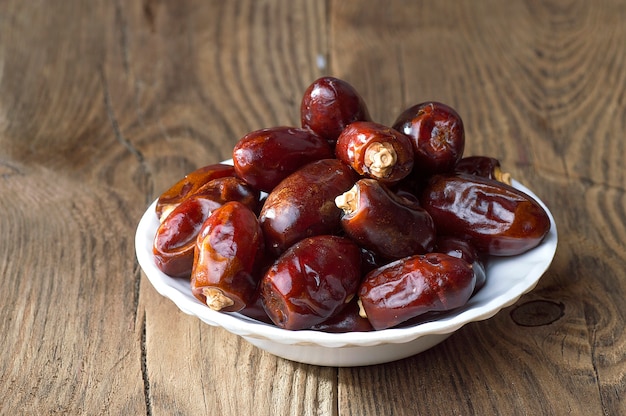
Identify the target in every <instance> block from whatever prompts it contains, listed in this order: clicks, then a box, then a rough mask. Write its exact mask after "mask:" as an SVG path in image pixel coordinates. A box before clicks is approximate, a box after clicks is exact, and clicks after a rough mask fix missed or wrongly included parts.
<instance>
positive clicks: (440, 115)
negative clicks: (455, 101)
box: [392, 101, 465, 176]
mask: <svg viewBox="0 0 626 416" xmlns="http://www.w3.org/2000/svg"><path fill="white" fill-rule="evenodd" d="M392 127H393V128H394V129H396V130H398V131H400V132H402V133H404V134H406V135H407V136H409V137H411V138H412V139H413V151H414V153H415V156H414V158H415V169H416V172H417V173H419V174H421V175H422V176H428V175H432V174H435V173H444V172H449V171H451V170H452V169H453V168H454V166H455V165H456V164H457V162H458V161H459V160H460V159H461V157H462V156H463V151H464V149H465V130H464V127H463V121H462V120H461V117H460V116H459V114H458V113H457V112H456V111H455V110H454V109H453V108H452V107H450V106H448V105H445V104H442V103H438V102H435V101H429V102H425V103H421V104H417V105H414V106H412V107H410V108H407V109H406V110H405V111H404V112H402V114H400V115H399V116H398V118H397V119H396V121H395V122H394V123H393V125H392Z"/></svg>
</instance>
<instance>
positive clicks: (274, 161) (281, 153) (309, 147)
mask: <svg viewBox="0 0 626 416" xmlns="http://www.w3.org/2000/svg"><path fill="white" fill-rule="evenodd" d="M332 156H333V152H332V150H331V147H330V146H329V144H328V142H327V141H326V140H325V139H323V138H321V137H320V136H318V135H317V134H315V133H313V132H311V131H309V130H304V129H298V128H293V127H273V128H269V129H262V130H257V131H253V132H251V133H248V134H247V135H245V136H244V137H243V138H241V139H240V140H239V142H238V143H237V144H236V145H235V148H234V149H233V163H234V165H235V171H236V172H237V175H238V176H239V177H240V178H242V179H243V180H245V181H246V182H247V183H249V184H250V185H252V186H253V187H254V188H256V189H258V190H261V191H265V192H270V191H271V190H272V189H274V187H275V186H276V185H278V183H279V182H280V181H282V180H283V179H285V178H286V177H287V176H288V175H290V174H291V173H293V172H295V171H296V170H297V169H299V168H301V167H302V166H304V165H306V164H307V163H309V162H313V161H315V160H319V159H329V158H331V157H332Z"/></svg>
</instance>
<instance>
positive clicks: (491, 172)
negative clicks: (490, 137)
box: [454, 156, 511, 185]
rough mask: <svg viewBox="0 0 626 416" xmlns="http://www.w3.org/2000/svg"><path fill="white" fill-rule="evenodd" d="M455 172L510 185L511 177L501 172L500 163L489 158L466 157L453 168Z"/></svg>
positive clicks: (493, 158)
mask: <svg viewBox="0 0 626 416" xmlns="http://www.w3.org/2000/svg"><path fill="white" fill-rule="evenodd" d="M454 171H455V172H461V173H468V174H470V175H476V176H480V177H482V178H489V179H494V180H496V181H499V182H503V183H506V184H507V185H511V175H510V174H509V173H507V172H503V171H502V166H501V165H500V161H499V160H498V159H496V158H495V157H490V156H467V157H463V158H461V160H459V162H458V163H457V164H456V166H455V167H454Z"/></svg>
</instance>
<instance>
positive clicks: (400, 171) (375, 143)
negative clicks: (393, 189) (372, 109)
mask: <svg viewBox="0 0 626 416" xmlns="http://www.w3.org/2000/svg"><path fill="white" fill-rule="evenodd" d="M335 155H336V156H337V159H340V160H343V161H344V162H345V163H347V164H348V165H350V166H351V167H352V168H353V169H354V170H355V171H356V172H357V173H358V174H359V175H363V176H367V177H370V178H374V179H377V180H379V181H381V182H384V183H387V184H391V183H395V182H398V181H399V180H401V179H403V178H405V177H406V176H407V175H408V174H409V173H411V170H412V169H413V145H412V144H411V139H410V138H409V137H408V136H406V135H405V134H403V133H400V132H399V131H397V130H394V129H392V128H391V127H387V126H384V125H382V124H379V123H375V122H373V121H356V122H354V123H351V124H349V125H348V126H347V127H346V128H345V129H344V130H343V131H342V132H341V134H340V135H339V138H338V139H337V145H336V147H335Z"/></svg>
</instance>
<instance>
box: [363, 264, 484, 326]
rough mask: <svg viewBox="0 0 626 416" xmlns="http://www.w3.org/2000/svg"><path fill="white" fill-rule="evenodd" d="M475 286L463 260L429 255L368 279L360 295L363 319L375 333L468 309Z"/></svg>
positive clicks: (388, 267)
mask: <svg viewBox="0 0 626 416" xmlns="http://www.w3.org/2000/svg"><path fill="white" fill-rule="evenodd" d="M474 284H475V277H474V273H473V272H472V268H471V266H470V265H469V264H468V263H467V262H466V261H465V260H463V259H460V258H456V257H452V256H449V255H447V254H442V253H428V254H424V255H415V256H411V257H407V258H404V259H401V260H396V261H394V262H392V263H389V264H387V265H385V266H383V267H381V268H379V269H376V270H374V271H372V272H370V273H368V274H367V275H366V276H365V279H364V280H363V282H362V283H361V286H360V288H359V292H358V294H359V302H360V304H361V315H362V316H366V317H367V319H368V320H369V321H370V323H371V324H372V326H373V327H374V329H376V330H380V329H386V328H391V327H394V326H396V325H398V324H400V323H402V322H404V321H407V320H409V319H413V318H415V317H417V316H420V315H422V314H425V313H428V312H441V311H448V310H452V309H455V308H458V307H461V306H463V305H465V303H467V301H468V299H469V298H470V296H471V295H472V292H473V290H474Z"/></svg>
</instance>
